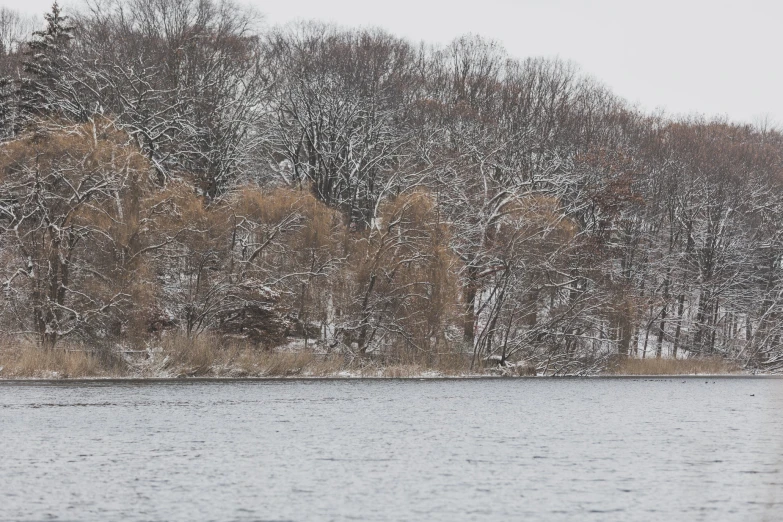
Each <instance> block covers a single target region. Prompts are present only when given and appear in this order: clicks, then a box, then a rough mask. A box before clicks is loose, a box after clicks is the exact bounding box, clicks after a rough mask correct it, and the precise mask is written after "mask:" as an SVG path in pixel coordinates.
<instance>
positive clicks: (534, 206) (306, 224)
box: [0, 0, 783, 377]
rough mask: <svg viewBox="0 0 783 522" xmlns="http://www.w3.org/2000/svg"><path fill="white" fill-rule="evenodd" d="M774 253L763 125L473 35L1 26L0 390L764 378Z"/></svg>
mask: <svg viewBox="0 0 783 522" xmlns="http://www.w3.org/2000/svg"><path fill="white" fill-rule="evenodd" d="M782 256H783V134H781V132H779V131H778V130H777V129H775V128H773V127H772V126H769V125H763V124H758V125H745V124H737V123H733V122H731V121H726V120H723V119H706V118H704V117H688V118H685V117H679V118H671V117H667V116H662V115H656V114H648V113H645V112H643V111H641V110H639V109H637V108H635V107H633V106H631V105H630V104H628V103H627V102H626V101H624V100H623V99H620V98H619V97H617V96H615V95H614V94H612V92H611V91H610V90H609V89H608V88H607V87H605V86H603V85H602V84H600V83H599V82H598V81H596V80H595V79H592V78H590V77H589V76H587V75H585V74H583V73H582V72H580V71H579V70H578V68H577V67H576V66H574V65H572V64H570V63H568V62H564V61H559V60H550V59H540V58H529V59H524V60H519V59H516V58H513V57H510V56H508V55H507V54H506V53H505V51H504V49H503V48H502V46H501V45H500V44H499V43H497V42H494V41H492V40H489V39H485V38H482V37H479V36H474V35H468V36H463V37H460V38H457V39H456V40H454V41H453V42H452V43H451V44H449V45H447V46H443V47H436V46H430V45H425V44H415V43H412V42H409V41H406V40H404V39H400V38H397V37H395V36H393V35H391V34H389V33H387V32H384V31H382V30H375V29H361V30H351V29H344V28H340V27H335V26H332V25H326V24H322V23H318V22H301V23H296V24H292V25H287V26H284V27H268V26H266V25H264V24H263V23H262V21H261V19H260V17H259V16H258V15H257V14H256V13H254V12H253V11H250V10H247V9H245V8H243V7H239V6H237V5H235V4H233V3H231V2H230V1H229V0H106V1H103V0H101V1H98V2H94V3H89V4H86V5H84V6H83V7H81V8H80V9H77V10H73V11H68V12H67V13H64V12H63V11H62V10H61V8H60V7H59V6H58V5H57V4H54V5H53V7H52V9H51V11H50V12H49V13H47V14H46V17H45V24H44V25H42V26H41V27H36V26H34V24H32V23H31V22H30V21H29V20H27V19H25V18H24V17H23V16H21V15H19V14H17V13H15V12H13V11H11V10H8V9H5V8H2V9H0V285H2V288H0V377H4V376H7V375H11V376H14V375H18V376H27V375H38V374H36V373H35V371H32V370H26V371H25V370H20V369H19V368H21V366H23V365H24V364H27V363H24V364H23V363H22V362H20V361H22V360H23V359H25V358H28V359H30V360H33V359H35V360H39V359H45V360H46V361H47V362H46V363H45V366H46V367H47V368H48V369H50V370H53V371H54V370H56V371H57V372H58V374H59V375H65V376H68V375H77V374H78V375H92V374H100V373H101V372H108V373H111V374H122V375H133V374H139V373H141V374H145V373H144V372H149V374H151V375H152V374H154V375H175V374H176V375H180V374H184V375H233V376H242V375H273V374H275V375H277V374H282V375H301V374H303V370H302V368H304V367H305V366H307V365H311V366H312V367H313V368H316V367H317V368H321V369H320V370H318V371H320V372H321V373H322V374H323V375H331V374H337V373H339V372H342V371H359V372H360V373H361V369H363V368H373V369H378V368H384V367H395V368H403V367H411V368H418V369H419V370H420V371H429V370H432V371H435V372H436V373H437V372H440V373H449V372H452V373H472V372H478V371H482V370H483V369H491V370H492V371H495V370H497V368H513V369H515V370H514V372H516V373H517V374H521V373H538V374H546V375H584V374H592V373H599V372H602V371H606V370H607V368H611V367H612V365H615V364H618V361H620V363H622V361H624V360H627V359H629V360H630V359H633V360H635V359H643V358H644V359H656V360H681V359H682V360H690V361H694V360H709V361H712V362H714V361H716V360H718V361H721V364H724V365H726V367H731V368H735V369H737V370H738V371H742V370H744V371H748V372H754V373H755V372H760V373H779V372H782V371H783V345H782V344H781V343H782V342H783V339H781V335H782V334H783V322H782V321H781V318H782V317H783V277H781V276H783V267H782V266H781V260H782V259H783V257H782ZM69 354H70V355H69ZM73 354H79V355H78V357H82V359H80V361H81V362H80V363H79V364H83V365H87V366H88V368H87V369H84V368H81V369H73V368H71V369H70V370H68V369H66V368H65V367H66V366H68V365H71V364H74V363H73V357H75V356H74V355H73ZM274 357H277V359H274V360H272V359H271V358H274ZM283 359H285V360H284V362H285V364H283V362H281V361H283ZM259 361H263V362H259ZM270 361H271V362H270ZM330 361H331V362H330ZM335 361H338V362H335ZM29 364H31V365H34V363H29ZM274 364H277V365H282V366H285V368H283V367H282V366H280V368H278V370H277V371H276V372H275V371H272V370H270V365H274ZM330 364H332V366H329V365H330ZM58 365H59V366H63V368H60V367H59V366H58ZM90 365H94V366H90ZM259 365H260V366H259ZM264 365H266V366H264ZM319 365H320V366H319ZM261 366H264V368H263V369H262V368H261ZM4 367H5V372H4ZM218 367H220V368H223V370H220V368H218ZM9 368H10V370H9ZM14 368H16V369H14ZM90 368H92V369H90ZM96 368H97V369H96ZM444 368H449V369H450V370H448V371H447V370H444ZM357 369H358V370H357ZM503 371H505V370H503ZM9 372H10V373H9ZM14 372H16V373H14ZM304 373H307V372H304ZM311 373H312V372H311ZM384 375H389V374H384Z"/></svg>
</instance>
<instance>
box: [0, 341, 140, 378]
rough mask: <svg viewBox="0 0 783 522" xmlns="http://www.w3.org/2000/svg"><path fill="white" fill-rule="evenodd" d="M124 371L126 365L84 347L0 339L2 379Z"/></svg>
mask: <svg viewBox="0 0 783 522" xmlns="http://www.w3.org/2000/svg"><path fill="white" fill-rule="evenodd" d="M124 374H125V367H124V365H122V364H121V363H119V362H117V361H114V362H109V361H106V360H104V359H103V358H101V357H98V356H97V355H96V354H94V353H92V352H90V351H86V350H85V349H84V347H82V346H63V347H59V348H58V349H56V350H44V349H42V348H40V347H39V346H37V345H35V344H34V343H29V342H2V341H0V377H3V378H7V379H29V378H39V379H52V378H62V379H79V378H85V377H118V376H123V375H124Z"/></svg>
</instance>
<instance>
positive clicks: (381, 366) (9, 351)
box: [0, 336, 487, 379]
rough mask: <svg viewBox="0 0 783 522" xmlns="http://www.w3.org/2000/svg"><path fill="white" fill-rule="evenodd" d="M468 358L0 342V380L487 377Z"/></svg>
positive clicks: (208, 343)
mask: <svg viewBox="0 0 783 522" xmlns="http://www.w3.org/2000/svg"><path fill="white" fill-rule="evenodd" d="M486 373H487V372H485V371H484V370H483V369H481V368H474V369H473V370H471V368H470V358H468V357H461V356H455V355H444V356H440V357H437V358H434V359H431V360H429V361H416V360H411V361H400V360H396V361H384V360H382V359H379V358H376V357H358V356H351V355H344V354H337V353H331V354H324V353H317V352H315V351H313V350H309V349H304V350H297V351H269V350H262V349H258V348H254V347H251V346H247V345H243V344H225V343H221V342H219V341H218V340H216V339H214V338H210V337H208V336H204V337H200V338H197V339H186V338H184V337H170V338H166V339H163V340H162V341H161V342H160V344H159V345H158V346H156V347H155V348H151V349H144V350H127V351H123V352H119V353H118V352H117V351H113V352H112V351H109V350H104V351H97V350H93V349H90V348H88V347H85V346H80V345H68V346H62V347H58V348H57V349H56V350H44V349H42V348H41V347H39V346H38V345H36V344H34V343H28V342H14V341H5V342H2V341H0V378H5V379H25V378H33V379H36V378H37V379H57V378H63V379H78V378H167V377H168V378H178V377H391V378H407V377H423V376H443V377H458V376H468V375H484V374H486Z"/></svg>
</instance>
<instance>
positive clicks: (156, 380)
mask: <svg viewBox="0 0 783 522" xmlns="http://www.w3.org/2000/svg"><path fill="white" fill-rule="evenodd" d="M671 379H689V380H697V379H721V380H732V379H754V380H783V375H780V374H750V373H746V374H688V375H684V374H671V375H582V376H576V375H563V376H553V375H537V376H520V377H512V376H501V375H466V376H449V375H446V376H409V377H368V376H354V377H350V376H334V377H322V376H318V377H306V376H301V375H300V376H292V377H76V378H70V377H61V378H49V377H26V378H3V377H0V386H2V385H14V384H19V385H23V384H65V383H70V384H73V383H126V384H189V383H190V384H195V383H228V382H248V383H251V382H297V381H298V382H320V381H483V380H502V381H516V380H642V381H665V380H671Z"/></svg>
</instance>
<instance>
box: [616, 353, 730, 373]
mask: <svg viewBox="0 0 783 522" xmlns="http://www.w3.org/2000/svg"><path fill="white" fill-rule="evenodd" d="M741 371H742V369H741V368H740V367H739V365H737V364H736V363H734V362H732V361H728V360H726V359H721V358H719V357H703V358H692V359H663V358H661V359H655V358H651V359H621V360H618V361H616V362H615V363H613V364H612V365H610V367H609V368H608V369H607V371H606V373H607V374H610V375H721V374H731V373H741Z"/></svg>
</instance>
